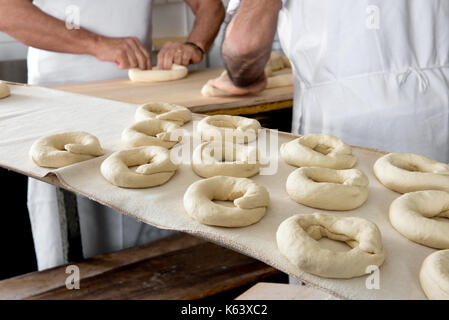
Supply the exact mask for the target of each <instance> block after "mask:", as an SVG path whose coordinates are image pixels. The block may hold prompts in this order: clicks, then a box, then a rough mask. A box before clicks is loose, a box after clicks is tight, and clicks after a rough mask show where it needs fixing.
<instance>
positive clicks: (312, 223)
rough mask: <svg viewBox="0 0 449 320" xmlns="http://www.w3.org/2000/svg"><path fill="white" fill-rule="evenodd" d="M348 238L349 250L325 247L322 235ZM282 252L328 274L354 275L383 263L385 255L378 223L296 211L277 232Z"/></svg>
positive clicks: (313, 270) (299, 264) (320, 273)
mask: <svg viewBox="0 0 449 320" xmlns="http://www.w3.org/2000/svg"><path fill="white" fill-rule="evenodd" d="M322 237H327V238H329V239H332V240H338V241H343V242H345V243H346V244H347V245H348V246H350V247H351V248H352V249H351V250H349V251H347V252H341V251H333V250H329V249H325V248H322V247H321V246H320V243H319V242H318V240H319V239H321V238H322ZM276 240H277V245H278V248H279V250H280V252H281V253H282V254H283V255H284V256H285V257H286V258H287V259H288V260H289V261H290V262H291V263H292V264H293V265H294V266H296V267H298V268H299V269H301V270H304V271H306V272H308V273H311V274H315V275H318V276H321V277H326V278H353V277H359V276H362V275H365V274H367V273H368V270H367V267H368V266H372V265H375V266H380V265H382V263H383V261H384V259H385V252H384V248H383V245H382V236H381V234H380V231H379V229H378V228H377V226H376V225H375V224H374V223H372V222H371V221H368V220H366V219H362V218H358V217H338V216H334V215H330V214H323V213H314V214H297V215H294V216H292V217H290V218H288V219H286V220H285V221H283V222H282V223H281V224H280V226H279V228H278V230H277V232H276Z"/></svg>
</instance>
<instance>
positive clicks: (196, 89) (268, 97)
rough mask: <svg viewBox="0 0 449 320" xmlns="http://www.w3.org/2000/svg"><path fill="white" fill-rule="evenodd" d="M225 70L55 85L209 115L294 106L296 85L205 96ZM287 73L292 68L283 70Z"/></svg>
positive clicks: (112, 97)
mask: <svg viewBox="0 0 449 320" xmlns="http://www.w3.org/2000/svg"><path fill="white" fill-rule="evenodd" d="M222 72H223V68H213V69H205V70H199V71H192V72H191V73H190V74H189V75H188V76H187V78H184V79H181V80H176V81H170V82H158V83H137V82H131V81H130V80H128V79H116V80H107V81H98V82H89V83H82V84H71V85H63V86H54V87H52V88H54V89H59V90H63V91H67V92H72V93H80V94H84V95H88V96H93V97H99V98H105V99H110V100H116V101H122V102H127V103H135V104H142V103H146V102H149V101H165V102H170V103H176V104H180V105H183V106H186V107H188V108H190V110H191V111H192V112H197V113H206V114H214V113H221V114H232V115H237V114H239V115H249V114H257V113H261V112H267V111H272V110H279V109H286V108H291V107H292V105H293V101H292V100H293V87H283V88H274V89H268V90H265V91H264V92H262V93H260V94H258V95H249V96H245V97H203V96H202V95H201V88H202V87H203V85H204V84H205V83H207V81H208V80H209V79H213V78H216V77H218V76H219V75H220V74H221V73H222ZM284 72H289V70H285V71H280V73H284Z"/></svg>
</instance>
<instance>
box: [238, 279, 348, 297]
mask: <svg viewBox="0 0 449 320" xmlns="http://www.w3.org/2000/svg"><path fill="white" fill-rule="evenodd" d="M236 300H340V299H339V298H337V297H335V296H333V295H331V294H329V293H327V292H325V291H323V290H319V289H317V288H313V287H309V286H299V285H289V284H283V283H266V282H259V283H258V284H256V285H254V286H253V287H251V288H250V289H248V290H247V291H245V292H244V293H242V294H241V295H240V296H238V297H237V298H236Z"/></svg>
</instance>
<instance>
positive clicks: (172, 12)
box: [0, 0, 229, 66]
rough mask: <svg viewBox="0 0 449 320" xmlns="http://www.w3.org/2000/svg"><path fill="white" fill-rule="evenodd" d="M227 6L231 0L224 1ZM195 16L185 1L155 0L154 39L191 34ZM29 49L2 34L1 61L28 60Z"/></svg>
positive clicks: (214, 55) (215, 53)
mask: <svg viewBox="0 0 449 320" xmlns="http://www.w3.org/2000/svg"><path fill="white" fill-rule="evenodd" d="M222 1H223V3H224V4H225V6H226V5H227V3H228V2H229V0H222ZM193 22H194V15H193V14H192V12H191V10H190V8H189V7H188V6H187V5H186V3H185V2H184V1H183V0H155V1H154V7H153V37H154V38H164V37H183V36H187V35H188V34H189V31H190V30H191V28H192V26H193ZM221 39H222V33H221V34H220V35H219V37H217V39H216V41H215V45H214V46H213V47H212V48H211V50H210V55H209V62H210V65H211V66H219V65H221V57H220V52H219V47H220V44H221ZM26 53H27V47H26V46H25V45H23V44H21V43H19V42H17V41H15V40H14V39H13V38H11V37H9V36H8V35H6V34H4V33H1V32H0V61H7V60H20V59H26Z"/></svg>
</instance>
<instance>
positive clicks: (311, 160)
mask: <svg viewBox="0 0 449 320" xmlns="http://www.w3.org/2000/svg"><path fill="white" fill-rule="evenodd" d="M281 157H282V159H284V161H285V162H287V163H288V164H290V165H293V166H296V167H323V168H330V169H350V168H352V167H353V166H354V164H355V163H356V161H357V158H356V157H355V156H354V155H352V148H351V146H349V145H348V144H346V143H345V142H343V141H342V140H340V139H338V138H337V137H334V136H331V135H328V134H322V133H313V134H308V135H305V136H302V137H299V138H297V139H295V140H292V141H290V142H286V143H284V144H282V146H281Z"/></svg>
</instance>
